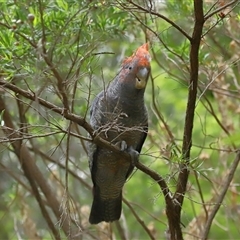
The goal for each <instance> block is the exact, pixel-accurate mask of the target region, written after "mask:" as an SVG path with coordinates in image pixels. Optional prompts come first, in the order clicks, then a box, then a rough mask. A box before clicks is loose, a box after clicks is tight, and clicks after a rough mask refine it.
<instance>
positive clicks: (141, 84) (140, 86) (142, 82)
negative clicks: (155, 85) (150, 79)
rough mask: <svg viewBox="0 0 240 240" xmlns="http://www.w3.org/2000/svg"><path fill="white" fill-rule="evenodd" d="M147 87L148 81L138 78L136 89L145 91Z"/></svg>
mask: <svg viewBox="0 0 240 240" xmlns="http://www.w3.org/2000/svg"><path fill="white" fill-rule="evenodd" d="M146 85H147V79H144V78H139V77H136V83H135V87H136V89H143V88H145V87H146Z"/></svg>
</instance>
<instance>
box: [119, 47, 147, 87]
mask: <svg viewBox="0 0 240 240" xmlns="http://www.w3.org/2000/svg"><path fill="white" fill-rule="evenodd" d="M148 48H149V46H148V43H145V44H143V45H142V46H140V47H139V48H138V49H137V50H136V52H135V53H134V54H133V55H132V56H131V57H128V58H126V59H125V60H124V61H123V63H122V70H123V72H122V74H125V75H126V78H125V81H132V80H134V85H135V88H136V89H144V88H145V87H146V85H147V80H148V76H149V74H150V71H151V66H150V61H151V56H150V54H149V51H148Z"/></svg>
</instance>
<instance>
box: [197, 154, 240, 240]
mask: <svg viewBox="0 0 240 240" xmlns="http://www.w3.org/2000/svg"><path fill="white" fill-rule="evenodd" d="M239 162H240V150H238V151H237V155H236V157H235V159H234V161H233V163H232V165H231V167H230V169H229V173H228V174H227V176H226V180H225V183H224V184H223V186H222V192H221V193H220V195H219V196H218V199H217V202H216V204H215V206H214V208H213V210H212V211H211V213H210V214H209V216H208V219H207V222H206V224H205V226H204V232H203V235H202V238H201V239H203V240H207V238H208V234H209V230H210V228H211V225H212V222H213V219H214V218H215V216H216V214H217V212H218V210H219V208H220V207H221V204H222V202H223V199H224V197H225V195H226V193H227V190H228V188H229V185H230V183H231V181H232V179H233V176H234V173H235V171H236V169H237V167H238V164H239Z"/></svg>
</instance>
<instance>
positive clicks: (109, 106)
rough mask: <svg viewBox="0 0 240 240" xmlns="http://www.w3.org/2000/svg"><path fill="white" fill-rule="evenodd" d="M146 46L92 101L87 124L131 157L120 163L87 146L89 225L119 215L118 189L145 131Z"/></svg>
mask: <svg viewBox="0 0 240 240" xmlns="http://www.w3.org/2000/svg"><path fill="white" fill-rule="evenodd" d="M150 60H151V57H150V54H149V52H148V44H147V43H146V44H144V45H142V46H141V47H139V48H138V49H137V50H136V52H135V53H134V54H133V55H132V56H131V57H128V58H127V59H125V60H124V61H123V63H122V66H121V69H120V71H119V73H118V74H117V76H116V77H115V78H114V80H113V81H112V82H111V83H110V84H109V86H108V87H107V88H106V89H105V90H104V91H102V92H100V93H99V94H98V95H97V96H96V98H95V99H94V100H93V103H92V105H91V109H90V124H91V126H92V127H93V129H94V131H95V132H97V133H98V134H99V135H100V136H101V137H103V138H104V139H106V140H107V141H109V142H111V143H113V144H116V145H117V146H119V147H120V149H121V150H122V151H126V152H128V153H129V154H130V156H131V157H129V158H128V159H124V158H123V157H122V156H121V155H118V154H117V153H116V152H112V151H111V150H108V149H107V148H102V147H99V146H97V145H96V144H95V143H93V142H91V143H90V144H89V166H90V170H91V177H92V182H93V203H92V209H91V213H90V217H89V222H90V223H91V224H97V223H99V222H102V221H105V222H112V221H115V220H118V219H119V218H120V216H121V211H122V188H123V185H124V183H125V181H126V179H127V178H128V177H129V175H130V174H131V173H132V171H133V169H134V162H136V161H137V160H138V155H139V153H140V152H141V149H142V145H143V143H144V141H145V139H146V136H147V131H148V116H147V110H146V107H145V104H144V92H145V88H146V85H147V80H148V77H149V74H150V70H151V67H150Z"/></svg>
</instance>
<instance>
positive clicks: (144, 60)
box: [122, 43, 151, 67]
mask: <svg viewBox="0 0 240 240" xmlns="http://www.w3.org/2000/svg"><path fill="white" fill-rule="evenodd" d="M148 48H149V46H148V43H145V44H143V45H142V46H140V47H139V48H138V49H137V50H136V52H135V53H134V54H133V55H132V56H131V57H128V58H126V59H125V60H124V61H123V63H122V65H126V64H129V63H131V62H135V61H137V62H138V66H142V67H149V66H150V61H151V56H150V54H149V52H148Z"/></svg>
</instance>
